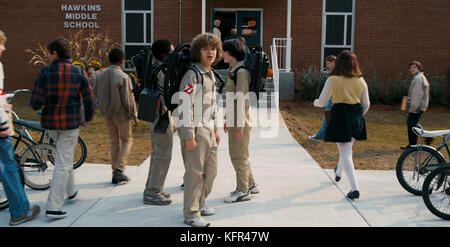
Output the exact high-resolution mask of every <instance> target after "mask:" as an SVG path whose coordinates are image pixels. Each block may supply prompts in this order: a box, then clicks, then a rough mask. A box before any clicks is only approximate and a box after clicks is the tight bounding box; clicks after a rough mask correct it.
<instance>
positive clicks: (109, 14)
mask: <svg viewBox="0 0 450 247" xmlns="http://www.w3.org/2000/svg"><path fill="white" fill-rule="evenodd" d="M55 2H56V1H52V0H39V1H1V2H0V16H1V18H0V30H2V31H4V32H5V34H6V36H7V38H8V41H7V43H6V51H5V53H3V55H2V57H1V58H0V59H1V61H2V63H3V65H4V69H5V84H6V85H5V88H6V90H8V91H10V90H14V89H17V88H30V89H31V88H32V86H33V84H34V81H35V79H36V77H37V74H38V72H39V70H40V69H41V68H42V66H39V65H37V66H33V65H31V64H28V62H29V60H30V58H31V55H30V54H26V53H25V52H24V50H25V49H33V50H34V49H37V48H38V44H42V45H44V46H45V47H46V46H47V45H48V43H50V42H51V41H52V40H54V39H56V38H69V33H71V34H75V33H76V32H77V31H78V30H79V29H70V28H68V29H66V28H64V22H65V21H66V20H65V12H63V11H61V5H62V4H94V5H98V4H99V5H101V7H102V9H101V11H100V12H92V13H98V20H97V22H98V25H99V26H100V28H99V29H85V31H84V34H85V35H88V34H89V33H90V32H91V30H95V32H101V33H103V34H108V36H109V37H110V38H112V39H113V40H114V41H115V42H121V21H120V20H121V1H111V0H97V1H91V2H89V3H88V1H84V0H70V1H69V0H60V1H57V3H55Z"/></svg>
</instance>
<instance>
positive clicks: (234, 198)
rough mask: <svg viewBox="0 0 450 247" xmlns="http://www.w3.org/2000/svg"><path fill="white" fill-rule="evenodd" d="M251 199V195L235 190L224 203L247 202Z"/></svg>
mask: <svg viewBox="0 0 450 247" xmlns="http://www.w3.org/2000/svg"><path fill="white" fill-rule="evenodd" d="M250 199H251V195H250V194H249V193H248V192H242V191H238V190H235V191H233V192H231V193H230V194H229V195H228V196H227V197H225V199H224V200H223V201H224V202H241V201H248V200H250Z"/></svg>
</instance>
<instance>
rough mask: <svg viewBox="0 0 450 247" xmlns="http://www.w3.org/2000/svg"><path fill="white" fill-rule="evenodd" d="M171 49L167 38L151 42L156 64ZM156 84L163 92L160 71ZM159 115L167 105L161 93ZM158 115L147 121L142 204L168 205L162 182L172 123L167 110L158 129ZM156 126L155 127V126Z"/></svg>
mask: <svg viewBox="0 0 450 247" xmlns="http://www.w3.org/2000/svg"><path fill="white" fill-rule="evenodd" d="M171 51H173V45H172V44H171V43H170V41H169V40H167V39H159V40H157V41H155V42H153V45H152V54H153V55H154V57H155V58H156V63H155V64H156V65H160V64H161V63H162V62H163V61H164V60H166V59H167V58H168V57H169V53H170V52H171ZM157 78H158V82H157V83H158V85H156V88H157V89H158V90H159V91H160V93H161V94H164V73H163V72H162V71H160V72H159V73H158V75H157ZM160 97H161V107H162V110H161V116H163V115H164V114H165V113H166V112H167V111H168V109H167V107H166V106H165V104H164V98H163V96H162V95H161V96H160ZM161 116H159V112H158V119H157V120H156V121H155V123H149V127H150V135H151V136H150V138H151V142H152V154H151V157H150V167H149V171H148V177H147V182H146V184H145V190H144V195H143V197H144V199H143V200H144V204H151V205H169V204H170V203H171V202H172V200H170V199H169V198H170V194H169V193H167V192H163V191H162V190H163V188H164V182H165V181H166V177H167V172H168V171H169V166H170V161H171V159H172V147H173V125H172V117H171V114H170V112H167V116H165V117H164V118H165V119H166V121H167V119H168V121H169V123H168V127H167V130H165V131H162V130H161V131H160V130H158V122H159V121H160V120H161ZM155 127H156V128H155Z"/></svg>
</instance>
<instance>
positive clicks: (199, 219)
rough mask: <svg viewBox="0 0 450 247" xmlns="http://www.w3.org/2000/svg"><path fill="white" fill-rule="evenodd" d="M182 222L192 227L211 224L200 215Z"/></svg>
mask: <svg viewBox="0 0 450 247" xmlns="http://www.w3.org/2000/svg"><path fill="white" fill-rule="evenodd" d="M184 223H185V224H187V225H190V226H192V227H208V226H210V225H211V224H210V223H209V222H207V221H206V220H205V219H203V218H202V217H195V218H194V219H185V220H184Z"/></svg>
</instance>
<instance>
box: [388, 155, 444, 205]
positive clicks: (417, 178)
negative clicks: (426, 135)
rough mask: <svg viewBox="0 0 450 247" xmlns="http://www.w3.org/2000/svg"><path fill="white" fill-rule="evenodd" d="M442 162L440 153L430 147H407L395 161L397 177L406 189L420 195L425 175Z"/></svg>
mask: <svg viewBox="0 0 450 247" xmlns="http://www.w3.org/2000/svg"><path fill="white" fill-rule="evenodd" d="M419 159H420V162H419ZM419 163H420V164H419ZM444 163H445V159H444V158H443V157H442V155H441V154H440V153H439V152H437V151H436V150H434V149H432V148H430V147H427V146H423V147H421V148H420V150H419V148H418V147H413V148H408V149H407V150H405V152H403V154H402V155H401V156H400V158H399V159H398V161H397V167H396V174H397V179H398V181H399V182H400V185H401V186H402V187H403V188H404V189H405V190H406V191H408V192H410V193H412V194H414V195H417V196H420V195H422V185H423V181H424V180H425V177H426V176H427V175H428V173H430V171H432V170H433V169H435V168H436V167H438V166H439V164H444Z"/></svg>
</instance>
